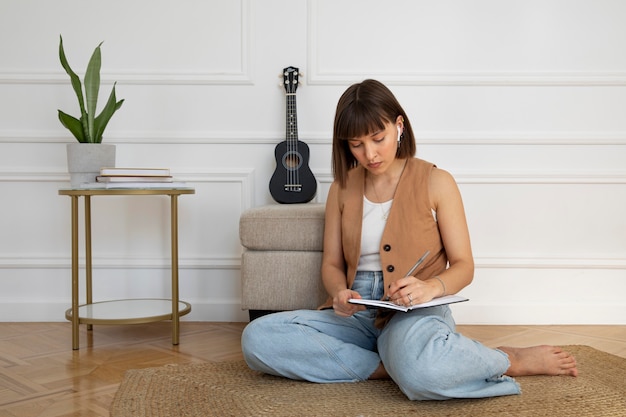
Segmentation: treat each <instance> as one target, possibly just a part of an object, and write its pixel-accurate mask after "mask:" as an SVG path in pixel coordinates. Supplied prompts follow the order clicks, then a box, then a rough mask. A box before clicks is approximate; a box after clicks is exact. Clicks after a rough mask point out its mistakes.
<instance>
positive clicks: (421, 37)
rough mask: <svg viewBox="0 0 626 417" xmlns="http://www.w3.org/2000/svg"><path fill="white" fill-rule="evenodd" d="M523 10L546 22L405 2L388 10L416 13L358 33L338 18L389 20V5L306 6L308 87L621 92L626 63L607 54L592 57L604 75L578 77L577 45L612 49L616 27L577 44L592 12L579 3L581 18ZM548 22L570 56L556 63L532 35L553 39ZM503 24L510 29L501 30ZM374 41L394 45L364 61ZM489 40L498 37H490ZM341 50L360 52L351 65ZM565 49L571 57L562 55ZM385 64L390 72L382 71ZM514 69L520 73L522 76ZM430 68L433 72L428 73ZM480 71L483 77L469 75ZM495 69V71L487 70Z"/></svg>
mask: <svg viewBox="0 0 626 417" xmlns="http://www.w3.org/2000/svg"><path fill="white" fill-rule="evenodd" d="M530 3H532V6H531V7H534V8H536V9H537V10H535V13H539V14H544V15H545V19H532V20H529V22H525V21H523V22H521V23H520V22H519V21H518V19H519V15H517V14H516V8H515V7H511V8H510V9H509V10H505V9H504V7H505V6H504V4H503V3H501V2H500V3H498V2H497V1H495V0H480V1H477V2H473V3H472V4H469V3H463V2H456V3H455V5H453V6H450V5H445V4H437V3H430V4H428V3H425V2H420V3H419V4H417V5H414V6H413V7H411V4H410V2H409V1H408V0H399V1H396V2H395V3H394V5H393V7H392V8H393V9H394V10H396V11H397V10H413V11H414V12H415V13H397V12H396V13H393V15H392V16H389V17H390V18H389V19H380V21H378V22H377V24H376V30H372V31H369V32H368V31H364V30H362V28H360V27H359V26H361V25H363V21H362V20H361V19H355V20H353V21H347V20H345V19H342V18H341V17H342V16H346V15H350V14H351V13H354V11H355V10H359V9H362V8H364V7H368V8H370V9H371V12H372V13H373V14H375V15H378V16H385V15H387V13H388V12H389V9H388V7H389V6H388V5H382V4H381V3H378V4H376V3H375V2H373V1H366V2H363V1H361V2H359V1H356V0H352V1H344V2H342V3H341V4H336V3H332V4H331V2H329V1H328V0H309V1H308V31H307V45H308V48H307V50H308V53H309V56H308V64H309V65H308V70H307V73H308V75H307V80H308V83H309V84H311V85H349V84H351V83H353V82H356V81H360V80H362V79H364V78H376V79H379V80H381V81H384V82H385V83H386V84H388V85H400V86H452V87H462V86H478V87H481V86H482V87H489V86H505V87H506V86H511V87H515V86H522V87H533V86H553V87H563V86H572V87H600V86H609V87H623V86H626V62H623V61H622V62H616V61H617V60H615V59H614V57H613V56H611V53H612V52H611V48H610V47H609V48H607V49H606V54H603V53H599V52H596V53H595V54H594V58H595V59H597V61H598V65H599V66H602V65H603V64H604V65H605V66H607V68H600V69H584V68H585V67H586V66H587V65H588V62H586V61H585V60H586V59H587V60H588V59H589V58H588V57H587V58H586V57H585V55H582V54H578V53H577V52H580V51H581V50H583V48H579V47H578V45H577V42H579V41H587V42H588V43H589V44H609V45H610V43H611V42H613V43H614V42H615V40H614V39H613V38H612V36H616V33H615V32H620V33H621V35H622V36H624V37H626V30H625V29H624V28H623V27H622V28H620V23H619V19H617V18H615V17H614V18H612V19H608V18H607V19H606V21H605V22H604V24H606V25H607V27H605V28H603V29H605V30H603V31H597V32H591V31H585V35H584V36H585V38H580V36H581V34H580V32H581V31H580V27H582V25H584V23H587V22H586V21H587V19H588V15H587V14H588V13H589V12H590V10H589V9H593V5H591V4H589V3H585V4H584V5H583V6H582V7H580V10H572V9H571V8H568V4H567V3H566V2H562V1H555V0H553V1H549V2H544V4H543V5H542V4H540V3H538V2H530ZM605 3H607V2H606V1H599V2H597V3H595V5H596V7H603V6H602V4H605ZM413 4H415V3H413ZM559 7H561V8H568V10H569V12H568V15H569V18H568V19H562V18H563V14H562V9H559ZM606 7H609V5H608V4H607V5H606ZM620 7H623V6H620ZM486 15H492V16H498V17H499V19H492V20H485V16H486ZM427 16H429V17H430V19H433V18H434V16H437V17H438V18H439V20H437V24H432V23H431V22H429V21H427V20H426V19H427ZM460 16H462V17H463V19H462V20H461V19H459V18H460ZM551 18H554V19H560V20H561V27H560V30H561V32H562V33H560V34H559V37H562V39H563V40H568V41H570V42H571V44H570V45H567V46H566V45H560V46H561V48H563V49H564V50H565V52H570V53H571V55H570V56H567V57H561V56H560V53H555V51H554V50H552V49H550V48H551V47H552V46H553V45H551V44H550V42H549V41H548V40H547V39H546V38H542V37H541V36H540V35H538V34H541V33H544V32H548V33H550V34H552V35H554V33H553V32H552V30H553V27H551V26H550V25H552V26H554V25H553V21H552V20H551ZM422 19H424V20H422ZM457 19H458V20H457ZM509 22H511V24H510V25H508V24H507V23H509ZM531 22H532V23H531ZM351 24H352V25H353V26H351ZM526 24H531V25H534V27H533V29H532V30H530V28H528V27H526V26H522V27H520V26H519V25H526ZM464 29H465V30H464ZM524 29H525V30H528V32H527V33H526V36H525V37H521V36H520V32H517V31H521V30H524ZM339 31H341V32H342V34H343V41H342V42H336V39H335V37H334V35H333V34H334V33H336V32H339ZM381 33H388V34H389V35H390V36H391V37H392V38H393V39H394V41H390V42H387V43H386V44H385V47H384V48H380V49H378V50H377V52H376V55H374V57H375V59H371V58H372V55H371V54H367V53H366V52H367V51H368V50H367V46H366V45H368V44H372V43H374V37H378V36H380V34H381ZM495 33H497V34H498V35H497V36H493V34H495ZM522 33H523V32H522ZM535 35H538V36H535ZM356 36H359V37H361V38H362V44H363V45H359V43H358V41H357V39H356V38H354V37H356ZM370 36H371V37H372V38H370ZM522 39H523V40H522ZM346 45H351V47H353V48H355V49H357V48H358V47H357V46H355V45H358V46H360V48H362V49H357V53H356V55H357V57H358V58H357V59H354V57H353V59H352V60H348V59H342V55H343V56H348V54H342V52H343V50H344V49H345V47H346ZM487 46H488V47H491V48H493V49H498V50H499V52H500V54H499V56H498V59H497V60H496V59H494V56H492V55H494V54H491V55H489V54H485V47H487ZM569 48H571V49H572V50H571V51H569V50H568V49H569ZM577 49H578V51H576V50H577ZM530 51H533V52H530ZM559 52H561V51H559ZM561 53H563V52H561ZM523 57H526V59H523ZM361 58H366V59H367V60H361ZM372 61H374V62H372ZM391 62H392V63H393V64H392V65H389V63H391ZM565 63H567V64H568V65H567V66H566V65H565ZM521 65H524V66H526V68H521ZM433 66H435V67H437V69H436V70H434V69H432V67H433ZM481 66H482V67H483V68H484V69H476V67H481ZM499 66H500V67H502V69H500V70H494V69H493V68H494V67H499Z"/></svg>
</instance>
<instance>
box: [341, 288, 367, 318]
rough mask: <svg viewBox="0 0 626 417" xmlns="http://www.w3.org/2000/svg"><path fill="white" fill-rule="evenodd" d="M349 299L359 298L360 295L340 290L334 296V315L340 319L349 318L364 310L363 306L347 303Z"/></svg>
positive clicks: (347, 290)
mask: <svg viewBox="0 0 626 417" xmlns="http://www.w3.org/2000/svg"><path fill="white" fill-rule="evenodd" d="M351 298H361V294H359V293H358V292H356V291H352V290H349V289H345V290H341V291H339V292H338V293H337V294H335V296H334V297H333V309H334V310H335V314H337V315H338V316H342V317H350V316H352V315H353V314H354V313H356V312H358V311H363V310H365V306H362V305H359V304H351V303H349V302H348V300H349V299H351Z"/></svg>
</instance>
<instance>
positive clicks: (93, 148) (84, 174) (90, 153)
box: [67, 142, 115, 188]
mask: <svg viewBox="0 0 626 417" xmlns="http://www.w3.org/2000/svg"><path fill="white" fill-rule="evenodd" d="M114 166H115V145H106V144H102V143H78V142H76V143H68V144H67V170H68V172H69V174H70V185H71V187H72V188H78V187H80V185H81V184H84V183H89V182H95V181H96V177H97V176H98V175H99V174H100V168H105V167H114Z"/></svg>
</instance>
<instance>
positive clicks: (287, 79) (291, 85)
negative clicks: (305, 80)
mask: <svg viewBox="0 0 626 417" xmlns="http://www.w3.org/2000/svg"><path fill="white" fill-rule="evenodd" d="M299 75H300V70H299V69H298V68H296V67H287V68H285V69H283V84H284V87H285V92H286V93H287V94H295V93H296V90H297V89H298V76H299Z"/></svg>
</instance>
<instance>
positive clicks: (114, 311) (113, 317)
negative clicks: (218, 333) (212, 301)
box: [65, 299, 191, 324]
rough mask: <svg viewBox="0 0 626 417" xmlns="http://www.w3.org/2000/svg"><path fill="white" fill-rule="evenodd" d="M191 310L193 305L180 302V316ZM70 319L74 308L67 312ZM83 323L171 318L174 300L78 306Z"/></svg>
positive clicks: (117, 301)
mask: <svg viewBox="0 0 626 417" xmlns="http://www.w3.org/2000/svg"><path fill="white" fill-rule="evenodd" d="M190 311H191V305H190V304H189V303H187V302H185V301H179V302H178V313H179V316H184V315H185V314H188V313H189V312H190ZM65 316H66V318H67V319H68V320H71V319H72V309H69V310H67V311H66V312H65ZM78 317H79V319H80V322H81V323H87V324H117V323H127V324H131V323H137V324H138V323H149V322H152V321H161V320H169V319H171V318H172V300H168V299H132V300H112V301H102V302H97V303H93V304H86V305H81V306H79V307H78Z"/></svg>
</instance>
